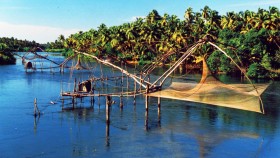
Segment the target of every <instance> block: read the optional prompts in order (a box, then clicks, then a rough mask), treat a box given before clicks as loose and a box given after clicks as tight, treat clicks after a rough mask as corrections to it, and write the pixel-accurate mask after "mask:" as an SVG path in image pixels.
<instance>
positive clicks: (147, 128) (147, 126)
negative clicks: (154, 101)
mask: <svg viewBox="0 0 280 158" xmlns="http://www.w3.org/2000/svg"><path fill="white" fill-rule="evenodd" d="M145 128H146V130H147V131H148V130H149V111H147V110H146V112H145Z"/></svg>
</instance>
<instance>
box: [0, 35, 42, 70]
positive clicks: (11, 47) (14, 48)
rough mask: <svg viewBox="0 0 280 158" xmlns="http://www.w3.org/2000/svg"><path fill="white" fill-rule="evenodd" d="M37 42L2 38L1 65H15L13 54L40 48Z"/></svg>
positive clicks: (0, 49) (0, 39)
mask: <svg viewBox="0 0 280 158" xmlns="http://www.w3.org/2000/svg"><path fill="white" fill-rule="evenodd" d="M39 46H40V44H39V43H36V42H35V41H27V40H18V39H16V38H14V37H11V38H8V37H0V65H6V64H15V62H16V59H15V57H14V56H13V54H12V52H27V51H31V50H32V49H34V48H37V47H39Z"/></svg>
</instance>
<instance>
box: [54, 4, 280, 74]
mask: <svg viewBox="0 0 280 158" xmlns="http://www.w3.org/2000/svg"><path fill="white" fill-rule="evenodd" d="M279 28H280V13H279V9H278V8H276V7H269V10H265V9H258V11H257V12H254V11H249V10H246V11H241V12H238V13H235V12H228V13H226V14H225V15H219V13H218V12H217V11H216V10H212V9H210V8H209V7H208V6H205V7H204V8H203V9H201V10H200V12H194V11H193V9H192V8H188V9H187V10H186V11H185V15H184V19H183V20H180V19H179V18H178V17H177V16H176V15H169V14H164V15H163V16H162V15H159V13H158V12H157V11H156V10H152V11H151V12H150V13H149V14H148V15H147V16H146V17H145V18H141V17H139V18H137V20H136V21H133V22H129V23H124V24H122V25H119V26H112V27H107V26H106V25H105V24H101V25H100V26H99V27H98V28H97V29H91V30H89V31H86V32H82V31H80V32H77V33H75V34H72V35H70V36H69V37H68V38H65V37H64V36H62V35H61V36H60V37H59V38H58V40H57V41H56V42H57V43H60V45H63V47H64V48H66V49H68V50H69V51H70V52H71V50H72V49H75V50H78V51H84V52H88V53H92V54H94V55H96V56H98V57H107V56H110V57H113V58H116V59H118V60H126V61H127V60H132V61H137V62H139V63H142V62H144V61H152V60H155V59H156V58H157V57H159V56H163V55H166V61H164V62H165V63H170V62H173V61H175V60H177V59H178V58H179V57H180V56H181V54H182V52H184V51H186V50H187V49H188V47H189V46H191V45H192V44H194V43H195V42H198V41H199V40H201V39H204V40H208V41H212V42H215V43H216V44H217V45H218V46H219V47H221V48H222V49H224V50H225V51H226V52H228V54H229V55H230V56H231V57H232V58H233V59H234V60H235V61H236V62H238V63H239V65H241V67H242V68H243V69H244V70H245V71H246V72H247V74H248V75H249V76H250V77H255V78H266V77H273V78H274V77H279V73H278V74H277V73H275V71H272V70H277V69H279V68H280V51H279V48H280V47H279V45H280V33H279ZM201 57H206V59H207V62H208V65H209V67H210V69H211V70H212V71H213V72H224V73H234V72H237V71H239V70H237V69H236V68H234V66H233V64H232V63H231V62H230V60H229V59H227V58H226V57H225V56H224V55H222V53H220V52H218V51H216V50H215V49H214V48H213V47H212V46H210V45H203V46H201V47H200V48H199V49H198V50H197V51H196V54H194V55H193V57H192V58H191V59H189V60H188V61H187V63H188V64H192V63H195V62H196V61H198V60H199V59H201Z"/></svg>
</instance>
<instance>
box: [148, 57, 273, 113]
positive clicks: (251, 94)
mask: <svg viewBox="0 0 280 158" xmlns="http://www.w3.org/2000/svg"><path fill="white" fill-rule="evenodd" d="M268 86H269V84H255V85H254V86H253V85H252V84H224V83H222V82H220V81H219V80H218V79H216V78H215V77H213V76H212V74H211V73H210V72H209V70H208V66H207V64H206V62H205V60H203V73H202V78H201V80H200V82H199V83H181V82H172V84H171V85H170V86H169V87H168V88H167V89H164V90H161V91H157V92H154V93H149V94H148V95H149V96H154V97H162V98H169V99H177V100H184V101H190V102H198V103H204V104H210V105H217V106H223V107H228V108H235V109H241V110H247V111H253V112H260V113H262V112H263V109H262V106H261V100H260V97H259V95H261V94H262V93H263V92H264V91H265V89H266V88H267V87H268ZM256 89H257V90H256Z"/></svg>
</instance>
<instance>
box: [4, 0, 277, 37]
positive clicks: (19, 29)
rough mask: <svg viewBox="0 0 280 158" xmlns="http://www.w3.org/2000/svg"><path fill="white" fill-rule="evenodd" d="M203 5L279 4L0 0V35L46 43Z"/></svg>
mask: <svg viewBox="0 0 280 158" xmlns="http://www.w3.org/2000/svg"><path fill="white" fill-rule="evenodd" d="M205 5H208V6H209V7H210V8H211V9H213V10H217V11H218V12H219V13H220V14H225V13H226V12H229V11H235V12H239V11H245V10H253V11H257V9H258V8H264V9H268V7H269V6H276V7H278V8H279V7H280V0H247V1H246V0H0V37H12V36H13V37H15V38H18V39H27V40H35V41H36V42H40V43H45V42H51V41H54V40H55V39H57V37H58V36H59V35H60V34H63V35H65V36H66V37H67V36H68V35H70V34H71V33H76V32H77V31H80V30H81V31H87V30H89V29H91V28H94V29H96V28H97V27H98V26H99V25H100V24H102V23H104V24H106V25H107V26H113V25H120V24H122V23H125V22H130V21H132V20H133V19H134V18H135V17H140V16H146V15H147V14H148V13H149V12H150V11H152V10H153V9H156V10H157V11H158V12H159V13H160V14H161V15H163V14H164V13H168V14H170V15H173V14H174V15H177V16H178V17H179V18H180V19H183V16H184V12H185V11H186V9H187V8H189V7H192V8H193V10H194V11H200V9H202V8H203V7H204V6H205Z"/></svg>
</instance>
